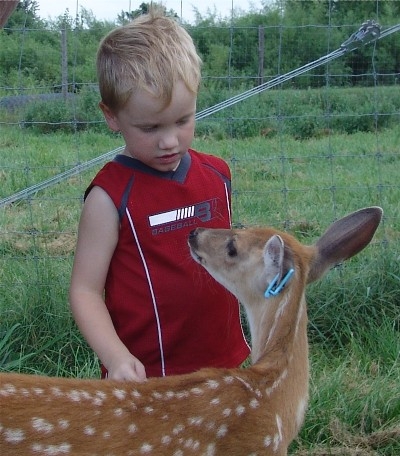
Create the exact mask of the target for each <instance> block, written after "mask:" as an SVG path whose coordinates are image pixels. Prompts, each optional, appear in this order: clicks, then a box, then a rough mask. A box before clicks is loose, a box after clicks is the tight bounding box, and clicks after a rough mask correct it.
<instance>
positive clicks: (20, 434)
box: [4, 429, 25, 443]
mask: <svg viewBox="0 0 400 456" xmlns="http://www.w3.org/2000/svg"><path fill="white" fill-rule="evenodd" d="M4 438H5V440H6V442H9V443H20V442H22V441H23V440H25V434H24V431H23V430H22V429H5V431H4Z"/></svg>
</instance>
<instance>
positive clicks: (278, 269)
mask: <svg viewBox="0 0 400 456" xmlns="http://www.w3.org/2000/svg"><path fill="white" fill-rule="evenodd" d="M284 252H285V245H284V243H283V239H282V238H281V237H280V236H279V235H278V234H275V235H274V236H272V237H271V238H269V239H268V241H267V243H266V244H265V247H264V266H265V269H264V272H265V276H266V279H267V281H270V280H271V279H273V278H274V277H275V276H277V275H278V277H279V279H278V282H279V280H280V279H281V277H282V274H283V258H284Z"/></svg>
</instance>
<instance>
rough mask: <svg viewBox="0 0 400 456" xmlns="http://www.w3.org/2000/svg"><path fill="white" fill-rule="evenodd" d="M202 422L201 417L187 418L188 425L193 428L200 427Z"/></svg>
mask: <svg viewBox="0 0 400 456" xmlns="http://www.w3.org/2000/svg"><path fill="white" fill-rule="evenodd" d="M203 421H204V418H203V417H202V416H192V417H190V418H188V422H189V424H191V425H193V426H200V425H201V424H202V422H203Z"/></svg>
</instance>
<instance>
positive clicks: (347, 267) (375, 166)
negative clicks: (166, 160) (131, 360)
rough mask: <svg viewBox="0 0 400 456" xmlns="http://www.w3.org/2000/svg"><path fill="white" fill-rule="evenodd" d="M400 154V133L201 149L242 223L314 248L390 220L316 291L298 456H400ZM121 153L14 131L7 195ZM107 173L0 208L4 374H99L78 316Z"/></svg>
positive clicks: (7, 140)
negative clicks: (88, 210)
mask: <svg viewBox="0 0 400 456" xmlns="http://www.w3.org/2000/svg"><path fill="white" fill-rule="evenodd" d="M399 143H400V132H399V129H398V128H393V129H388V130H382V131H379V132H378V133H362V132H357V133H354V134H352V135H346V134H334V135H331V134H327V135H326V136H324V135H322V136H319V137H312V138H310V139H307V140H302V141H299V140H296V139H294V138H293V137H292V136H284V135H272V136H271V137H254V138H247V139H243V140H234V141H233V140H226V139H222V140H218V141H217V140H215V139H210V138H207V137H203V136H202V137H199V138H197V139H196V140H195V143H194V147H195V148H197V149H198V150H203V151H206V152H209V153H214V154H216V155H220V156H222V157H224V158H225V159H227V160H228V161H229V162H230V165H231V168H232V173H233V221H234V224H235V225H238V226H242V225H244V226H248V225H264V224H268V225H272V226H275V227H277V228H280V229H285V230H288V231H290V232H292V233H293V234H295V235H296V236H297V237H298V238H299V239H300V240H301V241H302V242H305V243H312V242H314V240H315V239H316V238H317V237H318V236H320V235H321V234H322V232H323V231H324V230H325V229H326V227H327V226H328V225H329V224H330V223H331V222H332V221H333V220H335V219H336V218H338V217H341V216H343V215H345V214H346V213H348V212H350V211H353V210H356V209H358V208H360V207H363V206H367V205H379V206H382V207H383V209H384V212H385V216H384V221H383V223H382V225H381V227H380V228H379V229H378V232H377V234H376V236H375V238H374V241H373V242H372V244H371V245H370V246H368V248H367V249H366V250H365V251H363V252H362V253H360V254H359V255H358V256H357V257H355V258H353V259H352V260H350V261H349V262H347V263H345V264H344V265H342V266H340V267H338V268H336V269H335V270H333V271H331V272H330V273H329V274H328V275H327V276H326V277H325V278H324V279H323V280H322V281H320V282H318V283H315V284H313V285H312V286H310V287H309V289H308V303H309V317H310V325H309V335H310V344H311V388H310V397H311V399H310V406H309V411H308V414H307V418H306V422H305V425H304V427H303V430H302V432H301V434H300V436H299V438H298V439H297V441H296V442H294V444H293V446H292V452H291V454H297V455H298V456H300V455H362V456H370V455H383V456H395V455H397V454H400V389H399V378H400V359H399V353H400V334H399V329H400V310H399V309H400V308H399V303H400V261H399V251H400V249H399V247H400V241H399V239H400V213H399V212H400V204H399V201H400V184H399V169H400V153H399ZM121 144H122V141H121V139H120V138H119V137H118V136H113V135H110V134H108V133H93V132H92V133H91V132H80V133H77V134H75V135H67V134H63V133H54V134H49V135H39V134H37V133H35V132H33V131H29V130H16V129H15V128H9V127H5V126H2V127H1V135H0V177H1V182H2V185H1V188H0V192H1V193H0V197H1V198H5V197H7V196H9V195H11V194H14V193H16V192H18V191H20V190H22V189H24V188H26V187H30V186H32V185H34V184H37V183H40V182H41V181H43V180H46V179H49V178H50V177H52V176H54V175H57V174H59V173H62V172H64V171H65V170H67V169H70V168H72V167H73V166H75V165H76V164H78V163H82V162H84V161H87V160H90V159H93V158H94V157H96V156H98V155H100V154H102V153H105V152H107V151H109V150H112V149H115V148H117V147H119V146H120V145H121ZM99 166H100V165H99ZM99 166H98V167H96V168H93V169H90V170H88V171H85V172H84V173H81V174H79V175H76V176H73V177H71V178H69V179H67V180H65V181H62V182H60V183H58V184H56V185H53V186H50V187H49V188H47V189H45V190H42V191H40V192H38V193H36V194H32V195H31V196H30V198H29V199H27V200H20V201H18V202H16V203H13V204H11V205H8V206H6V207H2V208H0V233H1V236H0V293H1V298H0V311H1V319H0V370H4V371H11V370H12V371H21V372H28V373H39V374H47V375H59V376H74V377H98V375H99V369H98V363H97V360H96V358H95V356H94V355H93V353H92V352H91V350H90V349H89V348H88V347H87V345H86V343H85V342H84V341H83V339H82V337H81V335H80V334H79V332H78V330H77V329H76V327H75V325H74V323H73V321H72V318H71V315H70V311H69V307H68V286H69V278H70V272H71V266H72V260H73V252H74V245H75V241H76V230H77V224H78V218H79V214H80V210H81V204H82V194H83V191H84V189H85V188H86V186H87V185H88V183H89V182H90V180H91V178H92V177H93V176H94V174H95V173H96V172H97V169H98V168H99Z"/></svg>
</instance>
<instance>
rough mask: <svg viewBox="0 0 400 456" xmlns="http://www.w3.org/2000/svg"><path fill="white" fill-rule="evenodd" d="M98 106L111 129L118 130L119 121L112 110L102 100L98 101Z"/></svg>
mask: <svg viewBox="0 0 400 456" xmlns="http://www.w3.org/2000/svg"><path fill="white" fill-rule="evenodd" d="M99 108H100V109H101V110H102V111H103V114H104V118H105V119H106V122H107V125H108V126H109V127H110V129H111V130H112V131H119V130H120V128H119V123H118V119H117V116H116V115H115V113H114V111H113V110H111V109H110V108H109V107H108V106H107V105H106V104H104V103H103V102H102V101H100V103H99Z"/></svg>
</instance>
